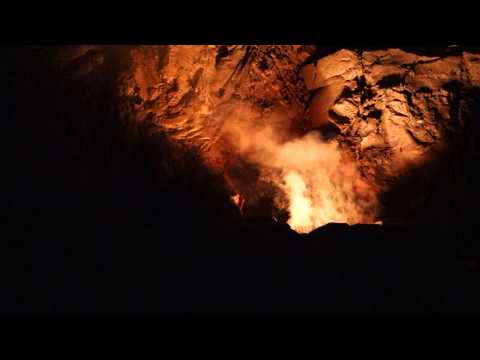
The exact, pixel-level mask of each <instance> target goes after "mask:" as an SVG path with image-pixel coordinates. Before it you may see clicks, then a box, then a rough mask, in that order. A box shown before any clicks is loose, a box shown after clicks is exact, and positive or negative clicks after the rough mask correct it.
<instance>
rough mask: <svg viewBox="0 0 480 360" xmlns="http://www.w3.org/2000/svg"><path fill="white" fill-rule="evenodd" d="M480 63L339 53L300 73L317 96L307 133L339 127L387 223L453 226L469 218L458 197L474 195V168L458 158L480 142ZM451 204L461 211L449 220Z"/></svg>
mask: <svg viewBox="0 0 480 360" xmlns="http://www.w3.org/2000/svg"><path fill="white" fill-rule="evenodd" d="M478 58H479V55H478V54H473V53H469V52H460V53H458V54H446V53H442V54H441V55H440V56H421V55H417V54H414V53H411V52H406V51H404V50H401V49H385V50H375V51H361V50H356V51H353V50H340V51H337V52H335V53H333V54H330V55H328V56H326V57H323V58H321V59H319V60H318V61H317V62H316V63H312V64H308V65H306V66H305V67H304V68H303V69H302V76H303V78H304V79H305V83H306V84H307V86H308V88H309V89H310V90H312V91H313V92H314V95H313V100H312V101H311V102H310V103H309V105H308V109H307V114H308V124H309V126H310V127H311V128H316V127H321V126H324V124H330V125H334V127H335V128H336V131H337V134H338V136H337V139H338V141H339V142H341V143H342V144H343V145H345V147H344V148H345V149H348V151H349V152H351V154H352V156H353V157H354V158H355V159H356V160H357V162H358V165H359V166H360V167H361V169H362V171H363V174H364V175H365V176H367V177H368V178H369V179H370V180H371V181H372V182H373V183H375V184H376V185H377V186H378V187H379V191H380V193H382V194H383V195H384V198H383V199H384V213H385V216H387V217H388V216H393V217H397V216H398V217H400V218H402V220H404V221H405V220H412V221H432V220H433V219H436V220H438V219H439V218H443V217H445V218H446V217H448V220H449V221H452V220H460V217H461V216H463V215H464V210H465V209H464V205H460V203H462V202H461V201H459V197H460V198H461V197H462V196H464V192H465V191H469V190H471V189H469V190H466V188H465V186H464V185H463V182H464V180H465V178H463V176H465V174H466V172H465V169H466V168H465V166H467V167H468V166H472V165H473V164H472V163H470V164H465V163H463V162H462V161H460V160H453V159H454V158H455V157H458V156H472V157H475V158H476V156H478V154H477V152H476V150H475V149H473V148H470V149H467V148H462V145H461V144H463V145H466V143H471V144H473V143H475V142H476V141H478V133H477V132H476V131H475V130H474V128H475V127H476V125H475V123H476V119H475V118H474V117H475V116H478V113H475V111H476V109H475V105H474V103H475V101H478V100H476V98H477V96H478V88H477V86H478V81H479V74H478V71H479V69H480V68H479V64H478ZM459 174H462V175H459ZM439 178H441V179H439ZM440 183H443V185H441V186H440V185H439V184H440ZM447 184H449V185H447ZM435 192H436V193H435ZM450 202H456V206H458V208H457V211H458V212H456V214H455V215H453V214H452V213H450V212H448V214H449V215H448V216H447V211H446V203H450ZM434 203H435V204H437V205H440V208H437V211H435V210H434V207H435V206H437V205H433V204H434ZM462 204H463V203H462ZM450 205H451V204H450ZM439 209H443V210H445V213H444V215H443V216H442V215H439V213H441V211H443V210H439ZM460 214H462V215H460ZM452 215H453V217H452Z"/></svg>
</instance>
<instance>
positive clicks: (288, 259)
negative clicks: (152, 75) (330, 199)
mask: <svg viewBox="0 0 480 360" xmlns="http://www.w3.org/2000/svg"><path fill="white" fill-rule="evenodd" d="M54 55H55V51H54V50H52V49H50V50H49V49H45V48H43V49H39V50H36V49H33V48H12V49H9V51H8V53H7V55H6V56H7V64H8V65H7V67H6V69H7V71H6V74H4V75H5V78H6V79H7V86H6V87H5V88H3V89H2V91H4V93H3V96H2V101H4V105H3V106H2V109H3V110H4V111H5V113H4V116H2V126H3V129H2V134H3V141H2V143H3V145H4V147H5V149H4V151H3V152H2V155H3V157H4V159H3V160H4V161H3V162H2V163H3V164H4V165H6V166H5V169H4V170H5V171H4V172H3V175H2V185H3V186H2V195H1V196H2V199H3V202H2V209H1V210H2V217H3V218H4V219H6V222H5V224H4V225H2V229H3V230H4V236H2V240H1V244H2V249H1V253H2V255H3V258H2V261H1V262H0V263H1V264H2V274H3V275H2V281H1V283H2V294H3V295H2V297H1V300H0V316H2V317H24V316H99V315H100V316H164V317H178V316H214V315H217V316H222V315H258V316H270V315H283V316H312V315H327V316H331V315H367V316H368V315H402V314H413V315H435V314H443V315H472V314H478V313H479V312H480V311H479V306H478V304H479V300H480V297H479V292H478V283H479V281H478V280H479V259H480V257H479V254H480V252H479V249H478V245H477V243H478V242H477V241H476V235H477V229H476V227H475V225H474V222H471V223H467V222H465V223H464V224H462V225H459V226H457V225H453V226H448V225H447V224H446V223H445V222H443V223H442V224H441V225H438V224H435V225H431V226H428V225H422V226H421V225H388V226H376V225H357V226H346V225H338V224H331V225H327V226H325V227H322V228H319V229H317V230H315V231H314V232H312V233H311V234H309V235H299V234H297V233H295V232H294V231H292V230H291V229H290V228H289V227H288V226H287V225H285V224H282V223H278V222H274V221H272V220H271V219H268V218H257V219H250V220H249V221H243V220H241V218H240V216H239V213H238V210H237V209H236V208H235V207H234V206H233V205H232V204H231V203H230V201H229V198H228V194H227V193H226V192H225V191H224V190H223V189H224V186H223V184H222V182H221V180H220V179H219V178H218V177H216V176H215V175H213V174H210V173H209V172H208V171H206V170H205V168H203V167H202V166H201V165H200V161H199V159H197V157H196V156H195V155H194V154H192V153H190V152H188V151H186V150H185V149H183V148H181V147H179V146H178V145H175V144H172V143H170V142H169V141H167V139H165V138H164V137H162V136H161V135H159V134H158V135H152V134H153V133H152V132H151V131H149V129H148V128H145V126H148V125H147V124H144V125H142V126H140V125H135V124H131V123H129V122H128V116H127V115H128V111H129V110H128V109H127V110H125V109H124V110H122V111H119V109H118V108H119V107H118V102H119V101H120V100H119V99H118V98H117V95H116V93H115V81H116V75H117V74H118V71H119V69H120V68H121V67H122V66H127V64H128V61H127V59H125V57H124V56H125V51H124V52H122V50H121V49H120V50H119V49H112V50H107V51H106V52H105V54H104V56H105V60H104V61H105V65H104V66H103V67H102V68H101V69H102V70H101V71H100V72H93V73H92V74H90V75H89V76H88V77H86V78H85V79H86V80H85V81H87V83H81V82H80V83H79V82H78V81H72V80H70V79H69V77H68V76H67V75H66V74H65V73H64V72H63V71H62V70H61V69H59V68H58V67H57V66H56V64H57V62H56V61H55V58H54ZM476 104H477V106H478V102H477V103H476ZM123 105H125V106H127V107H128V106H129V105H128V104H123ZM476 114H478V112H477V113H476ZM471 126H476V125H474V124H473V123H472V125H471ZM472 141H477V140H472ZM477 143H478V142H475V144H477ZM472 146H473V145H472ZM468 156H473V155H468ZM474 159H476V157H475V158H474ZM474 159H473V158H472V161H473V160H474ZM475 161H476V160H475ZM471 164H475V162H472V163H471ZM472 167H474V165H472ZM458 171H464V169H460V170H458ZM465 171H466V173H467V174H468V173H469V171H472V172H473V171H474V170H472V169H471V168H467V169H466V170H465ZM475 179H476V178H475V177H468V178H467V180H466V181H467V183H470V185H469V186H471V187H472V188H473V187H474V186H475V183H474V181H475ZM465 189H467V190H466V191H470V190H469V189H470V188H469V187H466V188H465ZM468 196H470V195H468ZM468 196H467V197H468ZM475 199H476V198H471V197H470V201H471V202H472V207H471V214H472V216H471V217H468V219H469V220H470V219H473V218H474V217H475V216H474V214H475V207H474V205H475ZM469 209H470V208H469Z"/></svg>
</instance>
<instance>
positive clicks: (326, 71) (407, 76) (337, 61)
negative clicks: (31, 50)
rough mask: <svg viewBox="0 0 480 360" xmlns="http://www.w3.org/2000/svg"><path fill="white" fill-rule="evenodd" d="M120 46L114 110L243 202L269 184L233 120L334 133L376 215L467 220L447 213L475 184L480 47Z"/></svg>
mask: <svg viewBox="0 0 480 360" xmlns="http://www.w3.org/2000/svg"><path fill="white" fill-rule="evenodd" d="M320 50H321V49H320ZM104 51H107V49H105V48H103V49H102V48H101V47H72V48H70V49H66V50H64V51H63V52H62V51H60V52H59V53H60V54H61V56H59V61H60V62H62V63H65V64H70V65H68V66H66V67H65V69H67V70H66V71H71V73H72V74H78V76H84V77H88V76H92V77H93V76H94V75H92V74H95V71H96V70H95V69H101V68H102V66H103V67H106V66H107V65H105V61H106V60H105V59H106V58H104V56H103V52H104ZM124 53H125V54H124V55H122V56H124V58H123V60H122V61H123V62H124V63H125V64H126V65H125V66H124V67H123V68H122V70H121V71H119V72H118V73H117V75H116V76H117V78H116V85H115V86H116V87H117V92H118V95H119V98H120V99H122V101H121V103H120V104H119V106H124V105H125V104H128V106H125V116H126V117H127V118H129V119H130V120H131V121H133V122H136V123H142V124H148V125H149V129H150V131H152V132H157V131H158V132H163V133H166V134H168V135H169V136H170V137H171V138H172V139H175V140H177V141H180V142H182V143H185V144H187V145H190V146H192V147H193V148H194V149H196V151H198V152H199V153H201V154H202V156H203V159H204V161H205V163H206V164H207V165H208V166H210V167H211V168H213V169H215V170H216V171H218V172H219V173H224V174H225V177H226V178H227V180H228V181H230V183H232V184H233V185H232V187H233V188H237V189H238V188H241V190H242V191H243V192H244V193H245V194H244V195H245V196H246V198H247V208H248V200H249V198H255V197H256V198H257V200H258V199H259V198H261V197H262V196H266V195H265V194H266V193H267V192H268V186H267V185H265V187H263V186H264V185H263V184H262V183H261V181H260V180H259V178H258V177H256V175H255V174H254V173H255V171H254V170H255V169H253V170H252V169H251V168H249V167H248V166H246V165H242V162H241V161H239V160H238V159H236V158H235V156H234V151H233V150H232V149H231V148H230V147H229V146H228V145H225V143H224V141H223V134H224V128H225V126H226V124H227V125H228V124H229V123H232V122H233V121H242V122H248V123H254V124H262V123H268V124H269V125H273V126H275V127H277V128H280V129H282V132H284V133H286V134H290V135H289V136H290V137H292V136H293V137H294V136H295V134H302V133H305V132H307V131H310V130H318V131H320V132H321V133H322V134H323V135H324V136H325V137H326V138H328V139H333V140H331V141H335V142H337V143H338V144H339V145H340V149H341V151H342V154H343V156H344V157H346V158H349V159H351V160H353V161H354V162H355V163H356V165H357V167H358V169H359V171H360V173H361V175H362V177H363V178H364V179H365V180H366V181H368V182H369V184H370V186H371V187H372V188H375V189H376V191H377V193H378V194H379V196H380V198H381V201H382V209H381V210H380V212H381V214H382V215H381V217H384V218H388V217H392V218H400V219H402V220H411V221H431V220H435V221H436V220H441V221H443V220H448V221H456V220H459V218H461V217H462V216H463V215H462V212H461V211H460V208H463V206H460V205H459V207H458V209H457V210H452V211H450V210H449V212H448V211H444V209H445V206H447V205H446V204H447V203H458V204H460V203H462V201H467V200H466V198H468V197H469V196H467V195H466V194H467V193H468V191H470V190H469V189H467V188H466V187H465V186H463V185H461V184H463V183H464V182H465V181H466V180H465V179H466V178H467V177H468V175H465V174H468V172H469V171H470V170H469V168H468V166H469V165H468V164H470V165H472V161H473V159H476V156H477V147H476V145H475V144H476V143H478V133H479V132H478V129H477V127H478V125H477V123H476V122H475V121H474V120H476V119H475V116H478V112H477V110H476V109H477V107H478V105H476V104H478V102H479V100H478V87H479V86H480V55H479V54H477V53H475V52H474V51H466V50H463V49H461V48H449V49H446V50H443V51H440V52H439V53H438V54H428V55H423V54H421V53H420V51H413V50H404V49H403V50H402V49H395V48H392V49H375V50H362V49H338V50H337V51H335V52H331V53H329V54H326V55H319V48H317V47H314V46H293V45H292V46H240V45H239V46H219V45H214V46H206V45H205V46H199V45H197V46H176V45H172V46H136V47H129V48H128V49H127V48H125V52H124ZM78 59H83V60H82V61H80V60H78ZM110 63H112V61H110ZM72 64H74V65H72ZM69 66H70V67H69ZM68 69H71V70H68ZM82 74H83V75H82ZM461 159H463V160H461ZM466 164H467V165H466ZM235 174H237V175H235ZM238 174H248V175H245V179H242V176H240V175H238ZM468 181H469V180H468ZM468 181H467V182H468ZM471 201H474V200H471ZM465 211H466V210H465ZM447 213H448V214H447ZM452 216H453V217H452ZM455 216H457V218H455Z"/></svg>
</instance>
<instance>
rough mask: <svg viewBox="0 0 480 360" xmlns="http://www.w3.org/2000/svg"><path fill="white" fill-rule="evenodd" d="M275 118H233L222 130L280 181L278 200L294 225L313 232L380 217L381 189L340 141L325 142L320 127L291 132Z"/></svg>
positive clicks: (244, 155) (238, 150)
mask: <svg viewBox="0 0 480 360" xmlns="http://www.w3.org/2000/svg"><path fill="white" fill-rule="evenodd" d="M252 123H255V125H253V124H252ZM277 123H278V122H277ZM258 124H262V125H258ZM266 124H268V125H266ZM272 124H275V122H274V121H268V119H267V121H262V122H249V121H229V122H228V123H227V124H226V125H225V127H224V130H223V132H224V137H225V138H226V139H228V142H229V143H230V145H231V147H232V148H233V149H234V152H235V153H236V154H237V155H238V156H239V157H241V158H242V159H245V160H247V161H249V162H250V163H253V164H255V166H256V167H258V169H259V170H260V172H261V176H262V177H263V179H266V180H267V181H268V182H270V183H272V184H274V185H275V186H276V187H278V189H279V190H280V191H279V192H278V194H279V195H278V196H277V199H275V202H276V204H277V206H278V207H279V208H284V209H287V210H288V212H289V213H290V218H289V220H288V224H289V225H290V226H291V227H292V228H293V229H294V230H296V231H297V232H309V231H311V230H313V229H315V228H317V227H319V226H322V225H324V224H327V223H330V222H343V223H349V224H352V223H372V222H374V221H375V215H376V212H377V211H376V210H377V198H376V192H375V191H374V190H373V189H372V187H371V186H369V184H368V183H367V182H366V181H365V180H364V179H363V178H362V176H361V174H360V173H359V171H358V170H357V168H356V165H355V163H354V162H353V161H352V160H348V159H347V158H346V157H345V156H342V152H341V151H340V150H339V147H338V143H337V142H336V141H330V142H326V141H324V140H322V138H321V136H320V134H318V133H316V132H311V133H308V134H306V135H304V136H301V137H300V136H296V137H293V138H292V135H291V134H290V135H288V133H287V132H286V131H285V127H283V128H281V127H278V126H275V125H272Z"/></svg>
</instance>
